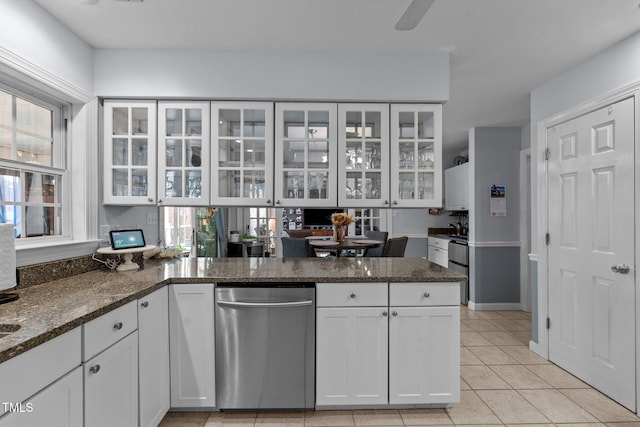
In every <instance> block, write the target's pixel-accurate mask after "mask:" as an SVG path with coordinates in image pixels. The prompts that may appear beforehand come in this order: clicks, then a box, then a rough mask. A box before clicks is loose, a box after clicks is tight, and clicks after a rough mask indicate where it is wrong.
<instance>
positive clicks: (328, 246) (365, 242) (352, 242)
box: [307, 236, 384, 257]
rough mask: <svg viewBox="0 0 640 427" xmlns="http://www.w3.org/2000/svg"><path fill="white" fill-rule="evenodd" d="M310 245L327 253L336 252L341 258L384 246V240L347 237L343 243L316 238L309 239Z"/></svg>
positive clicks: (330, 239)
mask: <svg viewBox="0 0 640 427" xmlns="http://www.w3.org/2000/svg"><path fill="white" fill-rule="evenodd" d="M307 239H308V240H309V245H310V246H311V247H312V248H314V249H322V250H326V251H332V252H333V251H335V253H336V256H338V257H339V256H341V255H342V254H343V253H344V252H348V251H350V250H355V251H360V250H364V249H367V248H376V247H378V246H381V245H383V244H384V242H383V241H382V240H374V239H367V238H364V237H351V238H350V237H346V238H345V239H344V240H343V241H342V242H336V241H335V240H333V239H332V238H331V237H329V238H324V237H321V238H318V237H315V236H312V237H307Z"/></svg>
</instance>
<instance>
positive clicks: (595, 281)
mask: <svg viewBox="0 0 640 427" xmlns="http://www.w3.org/2000/svg"><path fill="white" fill-rule="evenodd" d="M634 132H635V131H634V101H633V99H632V98H629V99H626V100H622V101H619V102H617V103H615V104H612V105H610V106H607V107H605V108H602V109H599V110H596V111H594V112H591V113H589V114H585V115H583V116H580V117H578V118H575V119H573V120H571V121H568V122H565V123H562V124H560V125H557V126H555V127H553V128H549V129H548V130H547V140H548V148H549V150H550V159H549V161H548V165H547V166H548V198H549V199H548V209H549V211H548V226H549V230H548V231H549V235H550V243H549V246H548V253H547V257H548V258H547V259H548V286H549V317H550V320H551V322H550V325H551V327H550V330H549V358H550V359H551V360H552V361H553V362H554V363H556V364H558V365H559V366H561V367H563V368H564V369H566V370H568V371H569V372H571V373H573V374H575V375H576V376H578V377H579V378H581V379H583V380H584V381H586V382H588V383H589V384H591V385H592V386H594V387H595V388H597V389H599V390H601V391H602V392H603V393H605V394H607V395H609V396H610V397H612V398H613V399H615V400H617V401H618V402H620V403H621V404H623V405H624V406H626V407H627V408H629V409H631V410H634V411H635V408H636V393H635V378H636V374H635V372H636V368H635V302H634V301H635V284H634V283H635V269H634V268H633V266H634V260H635V249H634V248H635V231H634V224H635V217H634V215H635V210H634V209H635V208H634V191H635V189H634V164H633V159H634Z"/></svg>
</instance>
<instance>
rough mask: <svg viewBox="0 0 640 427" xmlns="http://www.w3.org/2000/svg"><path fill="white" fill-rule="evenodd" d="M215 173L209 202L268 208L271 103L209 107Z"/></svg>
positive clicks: (271, 162) (270, 164) (224, 103)
mask: <svg viewBox="0 0 640 427" xmlns="http://www.w3.org/2000/svg"><path fill="white" fill-rule="evenodd" d="M211 116H212V122H213V123H214V124H215V125H214V127H213V134H214V138H215V142H216V147H215V148H214V151H213V159H214V166H215V167H216V169H217V171H216V172H214V176H213V178H212V186H213V193H212V197H213V202H214V203H215V204H216V205H219V206H225V205H231V206H234V205H235V206H237V205H249V204H251V205H270V204H271V203H272V185H273V157H272V156H273V139H272V138H273V104H270V103H242V102H239V103H235V102H221V103H213V104H212V113H211Z"/></svg>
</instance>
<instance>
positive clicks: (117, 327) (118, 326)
mask: <svg viewBox="0 0 640 427" xmlns="http://www.w3.org/2000/svg"><path fill="white" fill-rule="evenodd" d="M113 329H115V330H116V331H119V330H120V329H122V322H118V323H116V324H115V325H113Z"/></svg>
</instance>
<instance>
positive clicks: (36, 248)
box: [16, 238, 101, 267]
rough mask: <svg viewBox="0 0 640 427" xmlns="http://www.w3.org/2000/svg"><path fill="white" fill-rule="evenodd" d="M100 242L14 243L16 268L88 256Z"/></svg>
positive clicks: (57, 239) (63, 240) (60, 240)
mask: <svg viewBox="0 0 640 427" xmlns="http://www.w3.org/2000/svg"><path fill="white" fill-rule="evenodd" d="M100 242H101V240H98V239H95V240H71V239H67V238H52V239H42V240H38V241H37V242H20V241H16V266H17V267H23V266H25V265H32V264H40V263H43V262H50V261H56V260H60V259H66V258H75V257H79V256H84V255H90V254H92V253H93V252H95V250H96V249H97V247H98V246H99V244H100Z"/></svg>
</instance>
